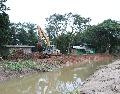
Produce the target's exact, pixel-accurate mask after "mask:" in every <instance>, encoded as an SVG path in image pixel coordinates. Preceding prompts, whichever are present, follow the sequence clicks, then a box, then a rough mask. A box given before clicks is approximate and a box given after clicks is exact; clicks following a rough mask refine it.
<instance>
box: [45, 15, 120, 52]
mask: <svg viewBox="0 0 120 94" xmlns="http://www.w3.org/2000/svg"><path fill="white" fill-rule="evenodd" d="M89 22H90V19H89V18H84V17H81V16H80V15H78V14H72V13H68V14H64V15H60V14H53V15H51V16H50V17H49V18H47V23H48V24H46V30H47V32H48V34H49V36H50V38H51V40H52V42H53V44H55V45H57V47H58V49H60V50H61V52H62V53H69V52H70V48H71V46H73V45H80V44H83V43H86V44H88V45H91V47H92V48H93V49H95V51H96V52H98V53H119V51H120V22H119V21H115V20H111V19H108V20H104V21H103V22H102V23H100V24H98V25H92V26H91V25H90V24H89Z"/></svg>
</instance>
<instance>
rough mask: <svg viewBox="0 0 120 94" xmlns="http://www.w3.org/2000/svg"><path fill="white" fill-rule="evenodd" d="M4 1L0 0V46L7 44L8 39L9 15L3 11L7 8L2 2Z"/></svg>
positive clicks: (4, 0)
mask: <svg viewBox="0 0 120 94" xmlns="http://www.w3.org/2000/svg"><path fill="white" fill-rule="evenodd" d="M6 1H7V0H1V1H0V46H2V45H5V44H8V43H9V39H10V32H9V23H10V21H9V15H8V14H6V13H5V11H6V10H7V9H8V8H7V7H6V5H5V4H4V3H5V2H6Z"/></svg>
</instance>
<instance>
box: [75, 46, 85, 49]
mask: <svg viewBox="0 0 120 94" xmlns="http://www.w3.org/2000/svg"><path fill="white" fill-rule="evenodd" d="M73 48H74V49H86V47H85V46H73Z"/></svg>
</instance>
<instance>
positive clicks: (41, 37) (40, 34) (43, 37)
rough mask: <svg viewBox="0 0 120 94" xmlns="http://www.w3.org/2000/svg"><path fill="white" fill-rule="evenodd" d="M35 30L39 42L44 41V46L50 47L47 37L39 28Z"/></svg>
mask: <svg viewBox="0 0 120 94" xmlns="http://www.w3.org/2000/svg"><path fill="white" fill-rule="evenodd" d="M37 29H38V36H39V42H41V41H42V40H44V42H45V44H46V45H47V46H50V41H49V37H47V35H46V34H45V32H44V31H43V30H42V29H41V27H40V26H37Z"/></svg>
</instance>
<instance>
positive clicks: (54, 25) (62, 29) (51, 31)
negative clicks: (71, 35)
mask: <svg viewBox="0 0 120 94" xmlns="http://www.w3.org/2000/svg"><path fill="white" fill-rule="evenodd" d="M46 21H47V24H46V30H47V33H48V35H49V37H50V39H51V37H52V36H53V37H57V36H58V35H60V34H61V33H67V32H69V31H74V32H80V31H83V30H84V29H86V27H87V26H88V25H89V24H88V22H90V18H84V17H81V16H80V15H79V14H72V13H71V12H70V13H66V14H64V15H61V14H56V13H55V14H53V15H51V16H50V17H49V18H46ZM70 29H71V30H70Z"/></svg>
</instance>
